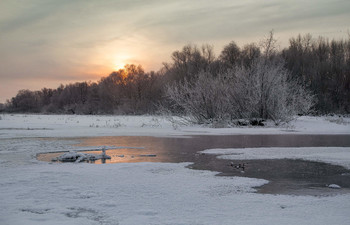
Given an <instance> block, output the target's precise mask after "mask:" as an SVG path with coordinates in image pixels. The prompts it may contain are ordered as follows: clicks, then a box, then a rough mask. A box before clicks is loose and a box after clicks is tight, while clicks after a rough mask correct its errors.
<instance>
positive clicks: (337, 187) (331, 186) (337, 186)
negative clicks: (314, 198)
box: [328, 184, 341, 189]
mask: <svg viewBox="0 0 350 225" xmlns="http://www.w3.org/2000/svg"><path fill="white" fill-rule="evenodd" d="M328 187H329V188H333V189H340V188H341V187H340V186H339V185H338V184H330V185H328Z"/></svg>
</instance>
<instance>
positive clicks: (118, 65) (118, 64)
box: [113, 62, 125, 71]
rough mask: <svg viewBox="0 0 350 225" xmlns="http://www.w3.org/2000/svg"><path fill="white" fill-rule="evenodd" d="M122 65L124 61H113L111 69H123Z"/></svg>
mask: <svg viewBox="0 0 350 225" xmlns="http://www.w3.org/2000/svg"><path fill="white" fill-rule="evenodd" d="M124 65H125V63H124V62H116V63H114V66H113V69H114V71H118V70H120V69H124Z"/></svg>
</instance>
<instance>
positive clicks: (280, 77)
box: [0, 32, 350, 123]
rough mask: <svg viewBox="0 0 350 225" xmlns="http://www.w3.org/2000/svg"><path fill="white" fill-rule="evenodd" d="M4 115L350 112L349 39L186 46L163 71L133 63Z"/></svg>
mask: <svg viewBox="0 0 350 225" xmlns="http://www.w3.org/2000/svg"><path fill="white" fill-rule="evenodd" d="M0 110H2V111H5V112H31V113H72V114H153V113H157V112H159V111H163V112H164V111H167V112H171V113H176V114H180V115H187V116H190V117H192V118H193V119H194V120H195V121H196V122H198V123H208V122H209V123H210V122H218V121H235V120H238V119H252V118H259V119H272V120H274V121H276V122H278V121H286V120H288V119H289V118H291V117H292V116H293V115H296V114H306V113H309V112H313V113H318V114H326V113H349V112H350V38H349V39H348V40H331V41H330V40H328V39H326V38H324V37H319V38H313V37H312V36H311V35H309V34H307V35H304V36H301V35H298V36H297V37H293V38H291V39H290V40H289V46H288V47H286V48H284V49H282V50H281V49H279V48H277V45H276V40H275V39H274V36H273V32H271V33H270V34H269V35H268V37H267V38H265V39H264V40H262V41H261V42H260V43H250V44H247V45H245V46H243V47H239V46H238V45H237V44H236V43H235V42H234V41H232V42H231V43H229V44H227V45H226V46H225V47H224V48H223V50H222V51H221V52H220V54H219V56H215V54H214V51H213V47H212V46H211V45H202V46H200V47H198V46H196V45H186V46H184V47H183V48H182V49H181V50H178V51H175V52H173V53H172V55H171V61H170V62H168V63H164V66H163V67H162V68H161V69H160V70H159V71H156V72H154V71H151V72H145V71H144V69H143V68H142V66H141V65H138V66H137V65H126V66H125V68H124V69H120V70H118V71H114V72H112V73H111V74H109V75H108V76H107V77H103V78H101V79H100V80H99V81H97V82H77V83H73V84H67V85H60V86H59V87H58V88H56V89H49V88H43V89H41V90H39V91H30V90H20V91H19V92H18V93H17V95H16V96H15V97H13V98H11V99H10V100H7V102H6V103H5V104H3V105H1V106H0Z"/></svg>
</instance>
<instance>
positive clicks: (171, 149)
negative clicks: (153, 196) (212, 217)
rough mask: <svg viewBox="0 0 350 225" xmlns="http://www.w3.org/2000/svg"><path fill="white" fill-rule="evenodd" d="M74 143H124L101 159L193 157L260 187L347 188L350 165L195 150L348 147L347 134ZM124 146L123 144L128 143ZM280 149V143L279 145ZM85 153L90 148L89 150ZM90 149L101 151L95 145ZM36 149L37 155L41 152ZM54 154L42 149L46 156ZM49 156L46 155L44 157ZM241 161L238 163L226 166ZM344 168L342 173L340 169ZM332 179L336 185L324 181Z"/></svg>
mask: <svg viewBox="0 0 350 225" xmlns="http://www.w3.org/2000/svg"><path fill="white" fill-rule="evenodd" d="M72 140H75V141H76V140H78V141H79V142H80V143H79V144H78V145H77V146H81V147H89V146H105V145H107V146H126V148H124V149H110V150H106V154H107V155H110V156H111V157H112V159H111V160H106V161H105V162H102V161H101V162H100V161H96V162H95V163H123V162H127V163H130V162H174V163H178V162H193V164H192V165H190V166H189V168H192V169H201V170H203V169H204V170H211V171H218V172H220V174H219V175H220V176H244V177H252V178H262V179H266V180H269V181H270V183H269V184H267V185H264V186H262V187H260V188H258V191H259V192H260V193H274V194H307V195H310V194H311V195H324V194H325V195H328V194H330V193H331V194H332V193H344V192H349V190H350V176H347V175H346V174H350V171H349V170H347V169H345V168H344V167H341V166H335V165H330V164H327V163H320V162H311V161H305V160H289V159H278V160H277V159H276V160H245V161H232V160H224V159H218V158H216V156H215V155H209V154H201V153H199V152H200V151H203V150H205V149H211V148H258V147H349V146H350V135H296V134H288V135H232V136H191V138H188V137H165V138H164V137H162V138H158V137H92V138H78V139H76V138H72ZM128 147H129V148H128ZM281 151H283V149H281ZM89 153H94V152H91V151H89ZM95 154H101V151H96V152H95ZM43 155H44V154H41V155H40V156H43ZM51 156H52V158H53V157H57V155H49V154H47V155H45V157H47V158H46V160H44V159H43V158H40V157H39V155H38V159H39V160H44V161H50V157H51ZM47 159H49V160H47ZM231 162H232V163H233V164H234V165H239V164H241V165H243V163H244V164H245V166H244V171H243V169H242V168H241V167H239V168H238V169H237V168H235V167H234V166H231V165H230V163H231ZM344 174H345V175H344ZM333 183H334V184H338V185H340V186H341V187H342V189H340V190H333V189H330V188H328V187H327V185H329V184H333Z"/></svg>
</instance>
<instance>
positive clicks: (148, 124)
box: [0, 114, 350, 225]
mask: <svg viewBox="0 0 350 225" xmlns="http://www.w3.org/2000/svg"><path fill="white" fill-rule="evenodd" d="M179 121H180V119H179V118H174V119H173V120H171V121H169V120H167V119H166V118H163V117H152V116H72V115H9V114H2V115H0V169H1V173H0V224H1V225H6V224H9V225H12V224H14V225H16V224H35V225H36V224H96V225H97V224H102V225H104V224H106V225H107V224H111V225H112V224H120V225H122V224H174V225H175V224H349V221H350V216H349V212H350V194H343V195H333V196H326V197H320V196H319V197H313V196H292V195H270V194H257V193H255V189H254V188H253V187H256V186H260V185H263V184H265V183H267V182H268V181H266V180H262V179H253V178H242V177H218V176H214V175H215V174H216V173H215V172H210V171H198V170H191V169H188V168H186V165H188V163H180V164H171V163H131V164H103V165H94V164H86V163H80V164H74V163H66V164H57V163H46V162H39V161H37V160H36V159H35V154H36V153H39V152H45V151H48V149H50V151H61V150H62V149H65V150H70V149H74V148H76V147H74V146H72V144H74V143H75V141H74V140H72V139H52V138H46V137H83V136H90V137H92V136H137V135H142V136H146V135H147V136H172V135H175V136H176V135H187V134H202V135H203V134H208V135H220V134H286V135H288V134H291V133H300V134H350V123H349V122H350V120H349V118H341V119H339V118H337V117H300V118H298V119H296V120H295V121H293V122H292V123H291V124H290V125H288V126H285V127H267V128H266V127H264V128H247V127H246V128H223V129H214V128H207V127H201V126H194V125H183V124H182V123H180V122H179ZM203 150H204V149H203ZM245 150H247V151H245ZM245 150H244V151H243V150H242V149H214V150H207V151H206V152H207V153H212V154H219V155H221V156H219V157H228V158H229V157H244V158H274V157H277V158H302V159H307V160H318V161H326V162H328V163H333V164H339V165H343V166H345V167H347V168H350V166H349V165H350V148H334V147H333V148H282V149H280V148H264V149H262V148H260V149H245Z"/></svg>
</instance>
